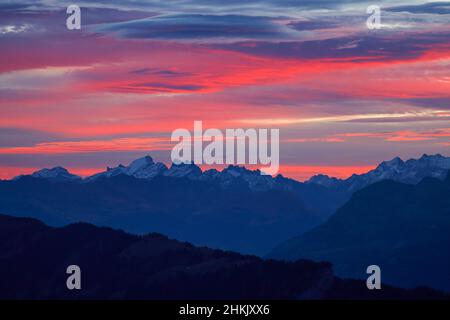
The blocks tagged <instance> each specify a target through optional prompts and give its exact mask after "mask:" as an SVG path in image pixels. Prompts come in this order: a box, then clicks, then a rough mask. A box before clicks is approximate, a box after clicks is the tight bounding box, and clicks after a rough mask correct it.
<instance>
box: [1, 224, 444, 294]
mask: <svg viewBox="0 0 450 320" xmlns="http://www.w3.org/2000/svg"><path fill="white" fill-rule="evenodd" d="M69 265H78V266H79V267H80V268H81V288H82V289H81V290H73V291H70V290H68V289H67V288H66V279H67V277H68V275H67V274H66V268H67V267H68V266H69ZM0 274H1V275H2V281H1V282H0V299H157V300H161V299H330V298H341V299H345V298H353V299H379V298H383V299H387V298H390V299H417V298H426V299H433V298H434V299H448V296H445V295H443V294H441V293H439V292H436V291H431V290H426V289H419V290H412V291H406V290H401V289H395V288H391V287H385V288H384V289H383V290H379V291H369V290H367V289H366V288H365V283H364V282H363V281H344V280H340V279H337V278H336V277H334V275H333V273H332V271H331V268H330V265H329V264H328V263H313V262H310V261H297V262H295V263H284V262H277V261H264V260H262V259H259V258H257V257H254V256H243V255H239V254H236V253H232V252H223V251H219V250H211V249H208V248H196V247H193V246H192V245H190V244H188V243H181V242H178V241H175V240H169V239H168V238H166V237H164V236H162V235H159V234H149V235H146V236H143V237H138V236H134V235H130V234H127V233H124V232H122V231H115V230H112V229H108V228H98V227H94V226H92V225H89V224H74V225H70V226H66V227H64V228H57V229H56V228H51V227H48V226H46V225H44V224H42V223H40V222H39V221H36V220H32V219H25V218H13V217H9V216H4V215H0Z"/></svg>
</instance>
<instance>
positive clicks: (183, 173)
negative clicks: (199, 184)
mask: <svg viewBox="0 0 450 320" xmlns="http://www.w3.org/2000/svg"><path fill="white" fill-rule="evenodd" d="M163 174H164V175H165V176H168V177H174V178H182V177H188V178H195V177H199V176H201V175H202V170H201V169H200V168H199V167H198V166H197V165H196V164H194V163H193V162H192V163H179V164H176V163H172V166H171V167H170V169H169V170H167V171H166V172H164V173H163Z"/></svg>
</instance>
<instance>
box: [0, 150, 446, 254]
mask: <svg viewBox="0 0 450 320" xmlns="http://www.w3.org/2000/svg"><path fill="white" fill-rule="evenodd" d="M449 160H450V158H446V157H443V156H441V155H434V156H427V155H424V156H422V157H421V158H420V159H417V160H414V159H413V160H408V161H405V162H403V161H402V160H400V159H399V158H395V159H393V160H391V161H386V162H383V163H381V164H380V165H379V166H378V167H377V168H376V169H375V170H373V171H370V172H368V173H367V174H365V175H354V176H352V177H350V178H349V179H346V180H339V179H336V178H329V177H325V176H321V177H317V176H316V177H313V178H311V179H310V180H308V181H306V182H299V181H296V180H293V179H289V178H286V177H283V176H282V175H278V176H276V177H272V176H268V175H263V174H261V172H260V171H259V170H248V169H246V168H245V167H238V166H229V167H227V168H225V169H224V170H222V171H218V170H215V169H211V170H207V171H202V170H201V169H200V168H199V167H198V166H196V165H195V164H172V165H171V166H170V167H167V166H166V165H165V164H163V163H159V162H155V161H153V159H152V158H151V157H150V156H145V157H143V158H140V159H136V160H134V161H132V162H131V163H130V164H129V165H127V166H124V165H119V166H117V167H114V168H107V170H106V171H104V172H100V173H98V174H95V175H92V176H90V177H86V178H84V179H82V178H81V177H78V176H76V175H73V174H71V173H70V172H69V171H68V170H66V169H64V168H62V167H55V168H52V169H42V170H39V171H37V172H34V173H33V174H31V175H22V176H18V177H16V178H14V179H13V180H3V181H0V212H4V213H7V214H10V215H15V216H30V214H31V217H34V218H37V219H40V220H42V221H44V222H45V223H48V224H50V225H52V226H63V225H66V224H69V223H74V222H78V221H83V222H89V223H94V224H96V225H100V226H109V227H114V228H121V229H124V230H126V231H128V232H132V233H137V234H144V233H148V232H161V233H164V234H166V235H168V236H170V237H174V238H176V239H180V240H184V241H190V242H192V243H194V244H195V245H207V246H210V247H214V248H220V249H226V250H234V251H238V252H242V253H250V254H257V255H265V254H267V253H268V252H269V251H270V250H271V249H273V248H274V247H275V246H276V245H278V244H279V243H281V242H282V241H284V240H287V239H289V238H293V237H295V236H298V235H300V234H302V233H304V232H306V231H308V230H311V229H312V228H314V227H315V226H318V225H320V224H321V223H323V222H324V221H326V219H328V218H329V217H330V216H331V215H332V214H333V213H334V212H335V211H336V210H337V209H338V208H339V207H341V206H342V205H344V203H345V202H346V201H348V199H350V197H351V195H352V194H353V192H354V190H358V189H360V188H363V187H364V186H365V185H370V184H371V183H373V182H376V181H378V180H380V179H386V178H387V179H396V180H398V181H402V182H406V183H416V182H418V180H420V178H421V177H426V176H432V177H439V178H441V177H442V174H443V172H444V171H445V170H447V169H446V168H447V166H448V164H449Z"/></svg>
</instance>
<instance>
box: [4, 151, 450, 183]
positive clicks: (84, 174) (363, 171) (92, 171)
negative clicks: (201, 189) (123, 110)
mask: <svg viewBox="0 0 450 320" xmlns="http://www.w3.org/2000/svg"><path fill="white" fill-rule="evenodd" d="M147 156H149V157H150V158H152V160H153V161H154V162H155V163H158V162H159V163H163V164H164V165H165V166H166V167H167V168H170V167H171V165H173V164H174V163H173V162H171V163H165V162H160V161H157V160H155V158H154V157H152V156H151V155H150V154H146V155H144V156H142V157H139V158H135V159H132V160H130V161H129V162H128V163H127V164H123V163H120V164H118V165H117V166H112V167H111V166H106V167H104V168H92V169H88V170H85V171H81V172H79V171H77V170H76V169H75V170H72V169H71V168H67V167H64V166H53V167H48V168H47V167H42V168H28V171H27V172H23V173H20V174H18V175H14V176H10V177H1V176H0V179H2V180H12V179H14V178H17V177H19V176H27V175H31V174H33V173H35V172H37V171H40V170H45V169H47V170H51V169H54V168H57V167H61V168H64V169H66V170H67V171H68V172H69V173H71V174H75V175H77V176H79V177H81V178H83V179H85V178H88V177H90V176H93V175H95V174H98V173H102V172H105V171H107V170H108V168H110V169H114V168H116V167H118V166H128V165H130V164H131V162H132V161H134V160H137V159H140V158H144V157H147ZM425 156H428V157H436V156H442V157H444V158H450V156H447V155H444V154H441V153H436V154H425V153H424V154H422V155H421V156H420V157H419V156H417V157H413V158H409V159H402V158H401V157H398V156H396V157H393V158H391V159H388V160H384V161H382V162H389V161H392V160H394V159H395V158H400V160H402V161H403V162H406V161H409V160H419V159H421V158H422V157H425ZM192 164H194V165H196V166H197V167H199V168H200V170H201V171H202V173H204V172H205V171H207V170H210V169H216V170H218V171H223V170H224V169H226V168H228V167H231V166H233V167H239V168H245V169H247V170H251V171H255V170H259V168H258V165H238V164H223V165H216V166H214V165H198V164H195V163H192ZM380 164H381V162H380V163H377V164H375V165H374V166H371V167H368V168H360V169H361V170H360V172H352V173H350V174H348V175H345V176H342V177H340V176H336V175H330V174H327V173H324V172H315V173H314V174H313V175H308V176H305V177H304V178H301V179H298V178H296V177H295V176H289V175H287V174H283V172H281V170H283V169H284V171H285V172H286V168H280V171H279V172H278V173H277V174H275V175H272V177H276V176H277V175H282V176H283V177H285V178H289V179H293V180H297V181H299V182H305V181H308V180H309V179H311V178H312V177H314V176H316V175H326V176H328V177H330V178H338V179H342V180H345V179H347V178H350V177H351V176H352V175H354V174H356V175H361V174H366V173H368V172H369V171H372V170H374V169H376V168H377V167H378V166H379V165H380ZM309 169H310V170H311V169H313V168H309ZM321 169H323V167H321ZM329 170H330V172H332V170H334V168H333V167H331V168H329ZM288 172H289V171H288ZM294 172H295V173H298V172H299V170H298V167H295V168H294ZM303 172H305V171H303ZM341 172H343V171H341Z"/></svg>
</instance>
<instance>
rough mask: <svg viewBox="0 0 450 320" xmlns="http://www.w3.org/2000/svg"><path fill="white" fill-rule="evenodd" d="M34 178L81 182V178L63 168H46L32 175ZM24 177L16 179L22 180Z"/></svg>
mask: <svg viewBox="0 0 450 320" xmlns="http://www.w3.org/2000/svg"><path fill="white" fill-rule="evenodd" d="M31 176H32V177H33V178H41V179H47V180H50V181H54V182H68V181H81V177H79V176H77V175H74V174H72V173H70V172H69V171H68V170H67V169H65V168H63V167H54V168H51V169H48V168H45V169H41V170H39V171H36V172H33V173H32V174H31ZM22 177H23V175H20V176H18V177H16V178H14V179H15V180H17V179H21V178H22Z"/></svg>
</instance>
